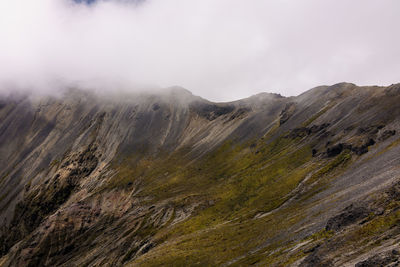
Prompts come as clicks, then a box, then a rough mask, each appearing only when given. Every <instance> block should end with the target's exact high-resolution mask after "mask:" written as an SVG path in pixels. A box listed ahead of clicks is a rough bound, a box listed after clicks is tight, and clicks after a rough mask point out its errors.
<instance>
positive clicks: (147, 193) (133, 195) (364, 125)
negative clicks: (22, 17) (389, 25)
mask: <svg viewBox="0 0 400 267" xmlns="http://www.w3.org/2000/svg"><path fill="white" fill-rule="evenodd" d="M399 103H400V85H399V84H396V85H391V86H388V87H371V86H366V87H358V86H356V85H354V84H350V83H340V84H336V85H333V86H322V87H316V88H313V89H311V90H309V91H307V92H305V93H303V94H301V95H299V96H296V97H282V96H280V95H277V94H268V93H263V94H258V95H255V96H251V97H249V98H246V99H242V100H237V101H232V102H225V103H214V102H210V101H208V100H205V99H203V98H201V97H197V96H194V95H193V94H192V93H190V92H189V91H187V90H186V89H182V88H179V87H172V88H171V89H169V91H168V90H167V91H165V92H164V93H160V94H155V93H150V94H133V95H120V96H116V97H110V96H107V95H106V96H101V95H94V94H93V93H90V92H82V91H75V92H72V93H70V95H68V94H67V95H66V96H64V97H58V98H57V97H48V98H44V99H37V100H32V99H30V98H28V97H12V98H8V99H7V98H6V99H2V100H1V105H0V169H1V171H0V210H1V212H0V221H1V222H2V227H1V232H0V252H1V256H2V258H1V260H0V263H1V264H2V265H4V266H21V265H22V266H25V265H26V266H29V265H30V266H41V265H44V266H48V265H60V266H70V265H88V266H99V265H117V266H120V265H125V264H128V265H129V264H130V265H133V266H142V265H143V266H158V265H163V264H164V265H176V266H187V265H193V266H196V265H202V266H207V265H211V266H215V265H223V266H228V265H237V266H240V265H249V264H256V265H257V264H258V265H282V266H288V265H293V266H297V265H299V266H318V265H321V266H322V265H324V264H325V265H326V264H328V265H332V266H343V264H347V263H348V262H351V261H352V260H354V259H356V258H360V260H359V262H361V258H362V257H365V256H366V255H370V256H374V255H375V254H377V255H378V254H379V253H381V252H379V251H378V250H377V248H383V247H384V248H387V247H391V246H393V244H386V243H388V242H389V241H392V242H395V240H398V238H399V235H398V230H399V229H398V227H397V226H396V222H397V221H398V218H399V217H398V216H399V215H398V210H397V208H396V207H398V204H399V199H398V195H397V194H398V191H397V190H398V188H397V185H396V183H397V182H398V181H399V179H400V171H399V170H398V168H397V167H398V166H400V165H399V164H400V162H399V159H398V157H397V156H396V155H397V153H398V152H399V151H400V147H399V144H400V142H399V141H398V140H399V139H398V133H399V131H400V107H399ZM379 199H381V200H382V199H383V200H384V201H383V200H382V201H383V203H380V200H379ZM382 201H381V202H382ZM360 203H361V204H360ZM356 204H357V205H356ZM351 205H353V206H351ZM360 205H361V207H360ZM349 207H350V208H349ZM352 207H355V208H352ZM382 210H383V212H382ZM305 214H306V216H305ZM348 217H351V218H353V217H354V218H353V219H349V218H348ZM360 220H366V221H365V222H364V223H363V224H358V222H359V221H360ZM328 225H329V226H328ZM371 225H372V226H374V227H375V228H373V227H372V226H371ZM364 227H370V228H369V231H370V232H368V233H370V234H369V235H363V234H360V235H356V234H355V233H359V232H361V233H364V232H363V231H367V230H365V229H364ZM387 229H389V230H390V231H389V230H387ZM387 231H389V232H390V233H391V234H390V235H389V236H388V235H385V233H386V232H387ZM340 238H342V239H343V240H356V241H357V242H361V241H360V240H362V241H363V242H366V244H365V245H363V246H361V247H360V248H359V249H357V248H354V247H353V248H351V250H350V252H351V253H350V254H343V253H342V254H339V253H340V252H343V251H346V250H349V246H351V244H353V243H352V242H350V241H348V242H344V241H343V242H341V241H340ZM351 238H353V239H351ZM373 239H375V240H382V243H385V244H386V245H385V246H380V245H379V244H376V245H375V246H374V245H373V244H372V245H371V244H370V243H371V242H372V241H371V240H373ZM383 241H385V242H383ZM331 242H333V243H335V244H336V245H335V246H333V245H331ZM394 249H397V248H396V246H395V248H394ZM363 250H364V251H363ZM365 251H367V252H365ZM368 253H369V254H368ZM374 253H375V254H374ZM385 253H386V252H385ZM379 255H380V254H379ZM379 255H378V256H379ZM385 255H386V254H385ZM388 255H389V254H388ZM381 256H382V255H380V256H379V257H381ZM392 256H393V255H389V256H387V255H386V256H382V257H381V258H385V257H386V258H388V259H390V260H391V259H392V258H396V256H395V255H394V256H393V257H392ZM367 258H368V257H367ZM367 258H365V259H363V260H367Z"/></svg>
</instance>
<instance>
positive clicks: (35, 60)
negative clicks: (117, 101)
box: [0, 0, 400, 101]
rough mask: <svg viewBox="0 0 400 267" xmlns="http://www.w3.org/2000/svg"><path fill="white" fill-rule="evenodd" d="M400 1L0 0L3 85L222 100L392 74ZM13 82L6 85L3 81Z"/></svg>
mask: <svg viewBox="0 0 400 267" xmlns="http://www.w3.org/2000/svg"><path fill="white" fill-rule="evenodd" d="M399 5H400V3H399V2H398V1H390V0H388V1H384V2H378V1H373V0H368V1H360V0H357V1H352V2H351V3H350V2H348V1H344V0H341V1H325V2H323V3H321V2H319V1H316V0H304V1H296V2H294V1H261V0H256V1H252V2H251V3H249V2H245V1H239V0H233V1H228V0H217V1H215V0H214V1H211V0H205V1H187V0H186V1H183V0H164V1H159V0H148V1H144V2H142V3H141V4H140V5H137V3H136V1H133V2H132V1H95V2H93V3H92V4H90V5H85V4H83V3H80V4H79V3H76V2H74V1H69V0H57V1H53V0H38V1H35V2H32V1H23V0H15V1H1V2H0V38H1V40H2V42H1V43H0V70H1V71H0V87H1V89H0V90H10V88H11V89H14V88H23V89H25V90H33V91H36V92H43V91H44V92H52V91H57V90H58V89H57V88H60V87H69V86H71V85H73V86H78V87H82V88H96V89H99V90H115V89H116V88H122V89H123V90H125V89H127V90H134V91H135V90H137V89H136V88H166V87H170V86H173V85H180V86H182V87H185V88H188V89H190V90H191V91H193V93H194V94H196V95H200V96H202V97H204V98H207V99H210V100H216V101H229V100H234V99H239V98H243V97H247V96H249V95H252V94H256V93H258V92H262V91H269V92H276V93H281V94H282V95H286V96H289V95H298V94H299V93H301V92H303V91H305V90H307V89H309V88H312V87H314V86H317V85H320V84H335V83H338V82H341V81H348V82H354V83H357V84H360V85H364V84H371V85H372V84H379V85H389V84H391V83H395V82H397V81H398V80H399V75H398V73H397V71H396V70H398V69H399V67H400V66H399V64H400V63H399V62H400V60H399V58H400V55H399V53H400V52H399V50H398V47H399V45H400V40H399V38H398V34H397V32H396V29H397V27H395V26H394V25H399V17H398V16H397V14H396V10H398V7H399ZM5 88H9V89H5Z"/></svg>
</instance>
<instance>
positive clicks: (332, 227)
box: [325, 204, 371, 231]
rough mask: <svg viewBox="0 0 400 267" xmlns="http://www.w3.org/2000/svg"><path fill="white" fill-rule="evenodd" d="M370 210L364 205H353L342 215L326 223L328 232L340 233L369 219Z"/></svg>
mask: <svg viewBox="0 0 400 267" xmlns="http://www.w3.org/2000/svg"><path fill="white" fill-rule="evenodd" d="M370 212H371V211H370V210H369V209H368V208H367V207H366V206H363V205H360V204H359V205H353V204H351V205H350V206H348V207H346V208H345V209H344V210H343V211H342V212H341V213H340V214H338V215H336V216H334V217H332V218H330V219H329V220H328V222H327V223H326V226H325V229H326V230H327V231H339V230H341V229H342V228H344V227H346V226H349V225H351V224H354V223H356V222H359V221H361V220H362V219H364V218H366V217H368V215H369V214H370Z"/></svg>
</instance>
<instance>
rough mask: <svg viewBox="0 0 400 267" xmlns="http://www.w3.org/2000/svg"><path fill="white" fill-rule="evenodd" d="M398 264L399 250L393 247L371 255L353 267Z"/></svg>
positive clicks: (399, 258)
mask: <svg viewBox="0 0 400 267" xmlns="http://www.w3.org/2000/svg"><path fill="white" fill-rule="evenodd" d="M399 264H400V252H399V250H396V249H393V250H390V251H386V252H384V253H380V254H376V255H374V256H371V257H369V258H368V259H366V260H364V261H361V262H359V263H357V264H356V265H355V267H375V266H398V265H399Z"/></svg>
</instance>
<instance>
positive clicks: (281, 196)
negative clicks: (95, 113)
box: [108, 137, 351, 266]
mask: <svg viewBox="0 0 400 267" xmlns="http://www.w3.org/2000/svg"><path fill="white" fill-rule="evenodd" d="M349 160H351V156H350V154H349V153H348V152H347V151H345V152H343V153H342V154H341V155H339V156H338V157H336V158H334V159H331V160H322V161H318V160H316V159H314V158H312V153H311V147H310V144H308V142H307V140H304V139H300V138H297V139H290V138H285V137H280V138H277V139H275V140H274V141H273V142H271V143H268V144H267V143H266V142H265V141H264V140H255V141H253V142H249V143H246V144H241V145H233V142H226V143H225V144H224V145H222V146H221V147H220V148H219V149H217V150H216V151H214V152H213V153H211V154H210V155H208V156H207V157H205V158H203V159H201V160H196V161H192V162H190V161H189V160H187V157H185V156H184V153H183V152H182V153H176V154H174V155H171V156H170V157H168V158H167V159H164V160H157V159H146V160H141V161H140V162H138V163H135V164H134V166H133V165H130V164H129V160H125V161H123V162H122V163H120V164H119V165H118V166H116V167H117V168H118V169H119V170H120V172H119V173H118V175H116V176H115V177H114V179H113V181H112V182H111V183H110V184H109V185H108V186H109V187H110V188H114V187H123V186H124V185H126V184H127V183H129V182H132V183H134V182H136V181H137V180H140V181H142V184H141V185H142V187H143V190H142V191H141V192H140V193H139V196H143V197H145V196H152V198H151V199H150V200H148V201H149V202H154V203H156V202H157V201H163V200H168V201H169V202H170V203H172V204H173V205H180V203H181V202H183V200H184V199H186V198H189V197H193V196H196V197H197V198H196V199H202V200H206V201H207V202H208V203H211V204H210V205H209V206H207V207H205V208H203V209H200V210H198V211H197V212H196V213H195V214H194V215H193V216H191V217H190V218H189V219H188V220H186V221H183V222H181V223H178V224H175V225H167V226H165V227H163V229H161V230H159V231H158V232H157V233H156V236H155V242H156V243H157V244H158V246H156V248H154V249H153V250H151V251H149V252H148V253H147V254H145V255H143V256H142V257H140V258H138V259H137V260H135V261H134V263H132V264H133V265H137V264H138V265H143V266H157V265H166V266H170V265H173V266H188V265H193V266H196V265H198V266H205V265H218V264H223V263H227V262H229V261H231V260H233V259H235V262H236V261H237V262H236V263H237V264H244V265H247V264H249V263H252V262H258V261H259V260H261V259H264V260H268V261H270V262H273V261H276V260H282V259H281V258H280V257H279V255H278V256H276V255H275V256H267V255H268V252H271V251H274V250H275V249H276V248H277V247H279V246H281V245H282V244H283V243H287V244H288V246H289V244H291V242H290V239H291V235H290V234H287V233H286V230H287V229H289V228H290V227H291V226H293V225H294V224H295V223H297V222H298V221H299V220H300V219H302V216H303V215H302V212H301V210H302V209H304V208H306V207H305V206H304V205H302V203H301V201H297V202H296V203H295V204H292V205H289V206H287V207H284V208H282V209H280V210H279V211H278V212H276V213H274V216H265V217H262V218H258V219H255V216H256V215H257V214H262V213H266V212H269V211H272V210H274V209H276V208H278V207H280V206H281V205H282V204H283V203H284V202H285V201H287V200H288V198H289V197H290V192H292V191H293V190H294V189H295V188H296V187H297V186H298V185H299V183H300V182H301V181H303V180H304V179H305V178H306V177H307V175H308V174H309V173H313V175H312V176H311V177H308V180H307V182H306V184H307V185H308V186H310V185H311V184H312V185H313V187H312V189H313V190H309V194H308V195H304V197H303V199H304V200H305V199H307V197H310V196H311V195H313V194H315V193H316V192H318V191H319V190H320V189H321V188H322V187H323V186H325V182H324V179H323V178H324V177H325V178H326V179H328V178H329V177H330V176H331V175H332V173H335V172H340V171H341V170H342V167H343V166H345V165H346V162H347V161H349ZM315 182H317V183H315ZM110 188H109V189H110ZM280 233H281V235H280ZM266 241H268V242H266ZM285 260H288V261H291V260H292V259H285ZM232 263H234V262H232Z"/></svg>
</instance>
